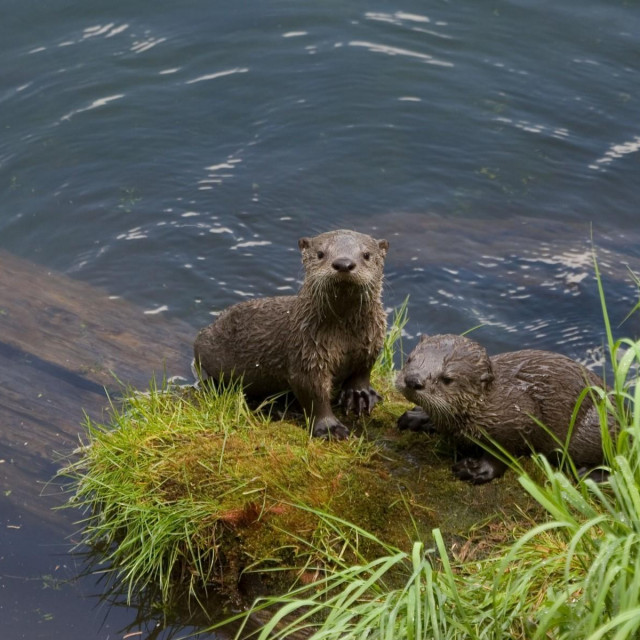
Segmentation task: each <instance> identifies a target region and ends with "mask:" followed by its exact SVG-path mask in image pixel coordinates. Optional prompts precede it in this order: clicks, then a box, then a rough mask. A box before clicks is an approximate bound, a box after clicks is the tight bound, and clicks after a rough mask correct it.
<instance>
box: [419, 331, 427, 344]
mask: <svg viewBox="0 0 640 640" xmlns="http://www.w3.org/2000/svg"><path fill="white" fill-rule="evenodd" d="M428 339H429V334H428V333H423V334H421V335H420V342H424V341H425V340H428Z"/></svg>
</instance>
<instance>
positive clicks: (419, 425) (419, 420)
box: [398, 407, 436, 433]
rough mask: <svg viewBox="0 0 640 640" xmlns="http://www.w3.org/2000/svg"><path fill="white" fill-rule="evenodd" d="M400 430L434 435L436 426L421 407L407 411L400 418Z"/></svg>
mask: <svg viewBox="0 0 640 640" xmlns="http://www.w3.org/2000/svg"><path fill="white" fill-rule="evenodd" d="M398 429H400V431H405V430H406V429H409V431H424V433H433V432H434V431H435V430H436V427H435V425H434V424H433V422H431V418H430V417H429V416H428V415H427V414H426V413H425V412H424V410H423V409H422V408H421V407H413V409H409V410H408V411H405V412H404V413H403V414H402V415H401V416H400V417H399V418H398Z"/></svg>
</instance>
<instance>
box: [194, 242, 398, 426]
mask: <svg viewBox="0 0 640 640" xmlns="http://www.w3.org/2000/svg"><path fill="white" fill-rule="evenodd" d="M298 245H299V248H300V251H301V252H302V263H303V265H304V268H305V279H304V282H303V284H302V287H301V289H300V291H299V292H298V295H296V296H278V297H274V298H261V299H256V300H250V301H247V302H241V303H240V304H236V305H234V306H232V307H230V308H228V309H226V310H225V311H224V312H223V313H222V314H221V315H220V317H219V318H218V320H217V321H216V322H214V323H213V324H212V325H209V326H208V327H205V328H204V329H202V330H201V331H200V333H199V334H198V336H197V338H196V341H195V344H194V353H195V359H196V363H199V365H200V367H201V369H202V370H203V371H204V372H206V374H207V375H208V376H210V377H211V378H213V379H214V380H220V379H223V378H224V379H225V380H228V379H229V378H230V377H232V376H237V377H239V376H242V380H243V385H244V387H245V388H246V390H247V392H248V393H250V394H251V395H254V396H260V397H264V396H267V395H271V394H275V393H278V392H281V391H285V390H292V391H293V392H294V394H295V396H296V398H297V399H298V401H299V402H300V404H301V405H302V408H303V410H304V411H305V413H306V414H307V416H308V417H309V418H310V420H311V422H312V423H313V425H314V426H313V433H314V435H319V436H326V435H329V434H332V435H334V436H336V437H346V436H347V435H348V430H347V428H346V427H345V426H344V425H343V424H342V423H340V421H339V420H338V419H337V418H336V417H335V416H334V415H333V411H332V409H331V400H332V397H333V396H334V395H336V393H337V392H338V391H340V390H342V394H341V401H342V403H343V406H344V407H345V409H346V410H350V409H353V410H355V412H356V413H358V414H359V413H360V412H361V411H363V410H364V411H367V412H369V411H371V409H372V408H373V406H374V405H375V403H376V402H377V400H378V398H379V396H378V394H377V393H376V392H375V391H374V390H373V389H371V387H370V383H369V375H370V372H371V368H372V367H373V364H374V362H375V360H376V357H377V355H378V353H379V351H380V349H381V348H382V343H383V340H384V335H385V331H386V317H385V313H384V309H383V307H382V301H381V294H382V272H383V266H384V258H385V255H386V253H387V249H388V246H389V245H388V243H387V241H386V240H374V239H373V238H372V237H370V236H368V235H364V234H361V233H357V232H355V231H348V230H339V231H330V232H328V233H323V234H321V235H319V236H316V237H315V238H302V239H301V240H300V241H299V243H298Z"/></svg>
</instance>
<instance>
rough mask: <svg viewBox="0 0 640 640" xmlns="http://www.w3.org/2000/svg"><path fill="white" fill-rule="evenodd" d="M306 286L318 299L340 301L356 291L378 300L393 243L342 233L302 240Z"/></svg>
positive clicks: (333, 232)
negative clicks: (388, 254) (388, 252)
mask: <svg viewBox="0 0 640 640" xmlns="http://www.w3.org/2000/svg"><path fill="white" fill-rule="evenodd" d="M298 246H299V247H300V251H301V253H302V264H303V265H304V268H305V285H307V287H308V289H309V290H310V291H311V292H312V295H314V297H320V298H337V297H340V296H341V294H342V293H346V294H347V295H350V293H349V292H350V291H351V292H352V291H353V289H354V288H357V289H359V290H360V293H361V294H362V293H364V294H365V296H364V297H365V298H368V299H376V298H377V296H378V295H379V294H380V291H381V288H382V271H383V267H384V258H385V256H386V255H387V249H388V248H389V243H388V242H387V241H386V240H376V239H374V238H372V237H371V236H368V235H365V234H364V233H357V232H356V231H349V230H346V229H340V230H338V231H329V232H327V233H322V234H320V235H319V236H315V237H314V238H300V240H299V241H298Z"/></svg>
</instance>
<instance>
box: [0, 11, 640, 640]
mask: <svg viewBox="0 0 640 640" xmlns="http://www.w3.org/2000/svg"><path fill="white" fill-rule="evenodd" d="M638 33H640V9H639V7H638V3H637V2H634V1H632V0H629V1H627V2H620V1H612V0H580V1H567V2H563V3H550V2H534V1H529V0H520V1H518V2H515V1H513V2H492V1H489V0H463V1H460V2H445V1H440V2H431V3H424V2H417V1H415V0H406V1H405V2H404V3H401V4H398V3H393V2H380V1H375V2H367V3H364V2H349V3H346V2H337V1H336V0H326V1H325V2H322V3H300V2H292V1H271V2H268V1H266V0H247V1H245V2H242V3H240V2H237V1H235V2H232V1H229V0H217V1H216V2H205V1H203V0H190V1H187V2H181V3H176V2H168V1H163V0H160V1H156V2H153V3H147V2H141V1H138V2H135V1H131V0H128V1H127V2H124V1H123V0H109V2H106V1H104V0H88V1H87V2H83V3H79V2H71V1H70V0H66V1H63V0H59V1H57V2H55V3H44V2H36V1H35V0H21V2H16V1H14V0H4V2H3V7H2V19H1V20H0V43H1V44H0V47H1V51H2V59H3V65H2V68H1V69H0V113H1V122H2V137H1V138H0V188H1V189H2V207H1V208H0V248H4V249H7V250H9V251H11V252H12V253H14V254H16V255H18V256H22V257H25V258H28V259H30V260H33V261H35V262H38V263H41V264H43V265H45V266H46V267H49V268H54V269H57V270H59V271H61V272H64V273H66V274H69V275H72V276H73V277H75V278H78V279H81V280H84V281H86V282H89V283H91V284H94V285H96V286H99V287H102V288H104V289H106V290H107V291H108V292H109V293H110V294H111V295H114V296H121V297H123V298H125V299H127V300H130V301H132V302H134V303H136V304H138V305H139V306H140V308H141V310H144V311H147V312H157V313H158V314H163V315H165V316H166V317H168V318H175V319H180V320H185V321H187V322H188V323H190V324H191V325H192V326H193V327H194V328H196V327H199V326H202V325H204V324H206V323H208V322H209V321H211V319H212V314H215V313H216V312H218V311H219V310H220V309H222V308H224V307H225V306H227V305H229V304H231V303H234V302H237V301H239V300H242V299H245V298H246V297H248V296H253V295H273V294H278V293H287V292H294V291H295V290H296V288H297V286H298V283H299V280H300V276H301V268H300V261H299V256H298V253H297V240H298V238H299V237H301V236H305V235H313V234H315V233H318V232H321V231H325V230H328V229H331V228H341V227H348V228H354V229H357V230H360V231H364V232H369V233H373V234H375V235H378V236H379V237H386V238H387V239H388V240H389V241H390V243H391V247H390V252H389V257H388V267H387V283H386V289H385V303H386V304H387V306H389V307H393V306H396V305H398V304H399V303H401V302H402V300H404V298H405V296H407V295H410V306H409V311H410V322H409V325H408V327H407V332H408V335H409V338H408V346H410V345H411V340H413V339H414V338H415V336H416V334H418V333H419V332H423V331H424V332H446V331H455V332H458V331H464V330H466V329H469V328H470V327H473V326H475V325H478V324H483V325H484V326H483V328H482V329H480V330H478V332H477V333H476V335H477V337H478V339H480V340H482V341H483V342H485V343H486V344H487V346H488V347H489V348H490V350H492V351H497V350H503V349H515V348H520V347H536V348H548V349H557V350H560V351H562V352H563V353H566V354H567V355H570V356H572V357H575V358H578V359H581V360H583V361H585V362H588V363H590V364H592V365H594V366H596V367H597V366H598V363H599V362H601V360H602V353H601V350H600V348H599V347H600V346H601V345H602V340H603V326H602V320H601V316H600V310H599V307H598V301H597V292H596V289H595V284H594V280H593V269H592V266H591V262H590V253H589V237H590V233H591V226H590V225H593V236H594V240H595V243H596V245H597V246H598V247H599V252H600V253H599V255H600V258H601V260H602V263H603V269H604V271H605V284H606V286H607V292H608V295H609V304H610V312H611V315H612V318H613V321H614V323H618V322H620V321H622V319H623V318H624V317H625V315H626V314H627V312H628V311H629V310H630V309H631V308H632V306H633V304H634V303H635V301H636V294H637V289H636V287H635V286H634V285H633V284H632V283H631V281H630V279H629V276H628V272H627V267H626V265H627V264H628V265H629V266H631V267H632V268H634V269H635V270H636V271H640V241H639V240H640V233H639V232H638V230H637V223H636V220H637V215H638V214H637V202H638V201H639V199H640V198H639V196H640V180H638V169H639V164H638V162H639V157H640V156H639V154H638V151H639V150H640V126H639V124H638V117H637V116H638V112H639V106H640V56H639V55H638V54H639V53H640V45H639V44H638V42H639V41H638V37H637V36H638ZM638 329H639V325H638V320H637V319H636V318H632V319H631V320H629V321H627V323H626V324H625V325H624V329H623V330H624V331H625V333H626V334H628V335H634V334H635V335H637V334H638ZM25 393H27V390H25ZM19 515H20V514H18V516H19ZM2 517H3V522H10V521H13V520H11V518H10V516H9V515H7V514H5V513H2ZM66 526H68V527H70V526H71V525H70V524H68V525H66ZM63 529H64V526H63ZM69 530H70V529H69ZM63 533H64V532H62V533H60V534H59V537H58V538H55V539H54V540H53V541H52V540H51V539H47V540H44V539H42V538H38V536H37V535H35V538H34V539H27V538H28V536H23V538H21V539H20V540H16V538H15V537H14V538H11V540H12V542H11V545H10V546H8V547H6V550H5V549H4V548H3V549H2V551H0V555H3V554H4V558H5V559H4V560H3V561H0V587H1V588H0V606H1V607H2V608H1V609H0V610H2V611H3V614H2V615H3V624H4V619H5V614H6V612H7V611H10V612H11V616H10V617H11V620H12V623H11V624H10V625H9V626H8V627H7V630H6V631H3V634H6V633H9V634H10V635H5V636H4V637H7V638H20V637H25V638H36V637H46V638H50V637H63V636H64V637H65V638H86V637H101V638H108V637H110V638H115V637H121V636H122V635H123V634H124V632H122V631H120V629H122V628H124V627H126V625H127V624H129V623H130V622H131V621H132V620H133V619H134V618H135V615H136V613H135V612H134V611H132V610H127V609H126V608H114V609H109V608H108V607H106V605H99V606H98V607H97V608H95V605H94V602H93V600H91V599H90V598H89V597H88V595H89V594H90V593H99V592H100V587H99V586H96V587H95V588H94V586H93V583H91V582H87V581H84V582H81V583H79V584H81V585H84V586H82V587H78V586H77V585H76V586H73V587H68V586H65V587H64V588H61V589H60V590H57V591H56V590H53V589H42V588H41V585H42V584H44V583H46V581H43V580H42V576H43V575H47V574H50V573H52V572H53V570H54V569H55V568H56V567H57V566H59V565H60V564H64V563H68V562H69V559H68V558H67V557H66V556H65V554H64V550H65V548H66V547H65V540H64V535H63ZM42 535H44V534H42ZM34 549H35V550H36V552H34V551H33V550H34ZM8 564H11V568H9V567H8ZM73 571H74V569H73V567H70V568H69V570H68V575H71V574H73ZM9 574H10V575H12V576H16V578H15V579H14V578H9V577H7V576H8V575H9ZM9 593H10V594H11V595H10V597H9V598H7V594H9ZM3 601H4V602H5V604H2V602H3ZM43 602H44V603H46V607H45V608H44V609H43V608H42V603H43ZM70 603H72V604H70ZM45 609H46V610H45ZM37 611H43V612H44V613H42V616H44V618H43V617H42V616H39V615H38V614H37V613H34V612H37ZM67 611H73V613H70V614H69V613H67ZM150 624H151V627H150V628H151V629H153V622H152V623H150ZM136 628H137V627H136ZM148 633H150V631H149V628H145V631H144V634H148ZM144 634H143V635H144Z"/></svg>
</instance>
